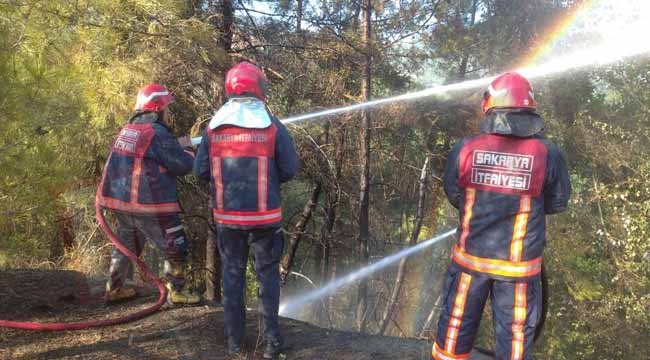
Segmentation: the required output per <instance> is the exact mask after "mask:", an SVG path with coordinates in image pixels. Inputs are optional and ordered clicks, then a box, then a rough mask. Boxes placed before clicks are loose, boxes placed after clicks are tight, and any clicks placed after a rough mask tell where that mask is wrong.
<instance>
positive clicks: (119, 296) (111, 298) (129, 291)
mask: <svg viewBox="0 0 650 360" xmlns="http://www.w3.org/2000/svg"><path fill="white" fill-rule="evenodd" d="M136 295H137V292H136V291H135V289H134V288H132V287H118V288H111V286H110V284H106V302H107V303H109V304H110V303H115V302H119V301H125V300H129V299H132V298H134V297H136Z"/></svg>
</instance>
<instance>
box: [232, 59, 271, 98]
mask: <svg viewBox="0 0 650 360" xmlns="http://www.w3.org/2000/svg"><path fill="white" fill-rule="evenodd" d="M266 87H267V80H266V76H264V73H263V72H262V70H260V68H258V67H257V66H255V65H253V64H251V63H249V62H246V61H243V62H240V63H239V64H237V65H235V66H233V67H232V68H231V69H230V70H228V74H226V96H230V95H244V94H252V95H255V96H256V97H257V98H259V99H260V100H264V97H265V93H266Z"/></svg>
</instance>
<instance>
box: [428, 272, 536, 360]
mask: <svg viewBox="0 0 650 360" xmlns="http://www.w3.org/2000/svg"><path fill="white" fill-rule="evenodd" d="M541 289H542V284H541V280H540V278H539V277H536V278H534V279H526V281H504V280H497V279H494V278H491V277H488V276H485V275H480V274H469V273H466V272H463V271H461V270H459V269H457V268H456V267H454V266H453V264H452V265H451V266H450V267H449V269H448V271H447V277H446V279H445V284H444V287H443V292H442V295H441V296H442V300H443V304H442V309H441V314H440V320H439V321H438V331H437V333H436V341H435V343H434V345H433V350H432V353H431V354H432V356H433V358H434V359H436V360H448V359H468V358H469V355H470V353H471V351H472V347H473V346H474V339H475V337H476V333H477V331H478V327H479V323H480V321H481V315H482V314H483V308H484V307H485V303H486V300H487V299H488V297H490V303H491V305H492V320H493V326H494V333H495V336H496V349H495V354H496V359H498V360H530V359H532V358H533V357H532V356H533V343H534V336H535V328H536V327H537V324H538V322H539V320H540V316H541V310H542V293H541Z"/></svg>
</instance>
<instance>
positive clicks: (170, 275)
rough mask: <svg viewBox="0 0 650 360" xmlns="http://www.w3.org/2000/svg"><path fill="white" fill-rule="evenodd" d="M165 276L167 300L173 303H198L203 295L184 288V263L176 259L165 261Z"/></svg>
mask: <svg viewBox="0 0 650 360" xmlns="http://www.w3.org/2000/svg"><path fill="white" fill-rule="evenodd" d="M165 277H166V278H167V284H166V287H167V302H168V303H170V304H171V305H183V304H186V305H191V304H198V303H199V302H200V301H201V297H200V296H198V295H196V294H192V293H190V292H189V291H187V290H182V288H183V284H184V283H185V276H184V273H183V264H182V263H178V262H174V261H165Z"/></svg>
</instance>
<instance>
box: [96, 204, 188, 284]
mask: <svg viewBox="0 0 650 360" xmlns="http://www.w3.org/2000/svg"><path fill="white" fill-rule="evenodd" d="M113 213H114V214H115V217H116V219H117V223H118V228H117V237H118V238H119V240H120V242H121V243H122V244H123V245H124V246H125V247H126V248H127V249H129V250H131V251H132V252H133V253H134V254H135V255H136V256H140V254H141V253H142V250H143V249H144V245H145V241H146V240H147V239H149V240H150V241H152V242H153V243H154V244H155V245H156V247H157V248H158V249H159V250H160V251H161V252H162V253H163V254H164V255H165V270H164V271H165V279H166V280H167V281H168V282H170V283H171V284H172V285H173V286H174V288H176V289H178V290H180V289H181V288H183V286H184V284H185V277H184V275H183V267H184V266H185V262H186V259H187V247H188V244H187V237H186V235H185V232H184V231H183V225H182V224H181V219H180V217H179V215H178V214H165V215H134V214H129V213H124V212H118V211H114V212H113ZM132 269H133V264H132V263H131V261H130V260H129V258H128V257H127V256H126V255H124V254H123V253H122V252H121V251H119V250H118V249H117V248H115V249H113V253H112V254H111V267H110V270H109V272H110V278H109V280H108V286H109V288H111V289H115V288H119V287H121V286H123V285H124V282H125V281H126V278H127V276H128V274H129V273H131V272H132Z"/></svg>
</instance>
